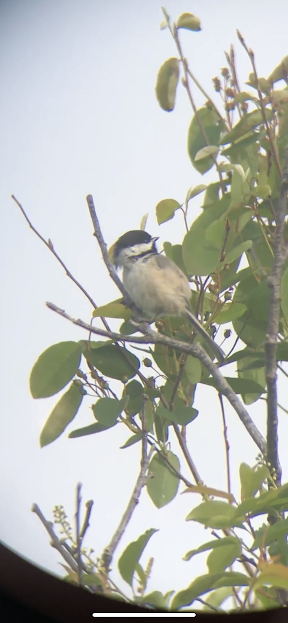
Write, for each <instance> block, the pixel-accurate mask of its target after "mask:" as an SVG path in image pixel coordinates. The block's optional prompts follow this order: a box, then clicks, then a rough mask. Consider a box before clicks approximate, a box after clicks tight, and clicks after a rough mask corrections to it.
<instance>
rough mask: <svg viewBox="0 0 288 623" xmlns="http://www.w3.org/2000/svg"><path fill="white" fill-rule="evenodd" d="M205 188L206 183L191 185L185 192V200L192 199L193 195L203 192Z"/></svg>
mask: <svg viewBox="0 0 288 623" xmlns="http://www.w3.org/2000/svg"><path fill="white" fill-rule="evenodd" d="M206 189H207V186H206V184H198V185H197V186H192V187H191V188H189V190H188V192H187V196H186V201H190V199H193V197H196V196H197V195H200V193H203V191H204V190H206Z"/></svg>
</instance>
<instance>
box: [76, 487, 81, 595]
mask: <svg viewBox="0 0 288 623" xmlns="http://www.w3.org/2000/svg"><path fill="white" fill-rule="evenodd" d="M81 488H82V484H81V482H78V484H77V487H76V513H75V520H76V547H77V550H76V557H77V566H78V569H77V575H78V584H79V586H81V584H82V567H81V564H82V561H81V545H82V538H81V537H80V506H81V500H82V498H81Z"/></svg>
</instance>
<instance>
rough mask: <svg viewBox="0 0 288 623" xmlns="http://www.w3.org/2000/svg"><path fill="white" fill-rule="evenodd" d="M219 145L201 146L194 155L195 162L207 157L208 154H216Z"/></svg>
mask: <svg viewBox="0 0 288 623" xmlns="http://www.w3.org/2000/svg"><path fill="white" fill-rule="evenodd" d="M218 152H219V147H217V146H216V145H206V147H202V149H199V151H197V154H196V155H195V162H199V160H204V159H205V158H209V157H210V156H215V157H217V156H218Z"/></svg>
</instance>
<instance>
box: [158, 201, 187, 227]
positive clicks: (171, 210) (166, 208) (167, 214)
mask: <svg viewBox="0 0 288 623" xmlns="http://www.w3.org/2000/svg"><path fill="white" fill-rule="evenodd" d="M179 208H181V205H180V203H179V202H178V201H176V200H175V199H162V201H159V203H157V206H156V218H157V223H158V225H161V223H166V222H167V221H170V220H171V219H172V218H173V216H174V214H175V212H176V210H179Z"/></svg>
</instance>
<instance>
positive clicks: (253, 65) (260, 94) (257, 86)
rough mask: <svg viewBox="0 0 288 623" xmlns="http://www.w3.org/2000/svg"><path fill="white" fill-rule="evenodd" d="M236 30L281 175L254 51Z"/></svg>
mask: <svg viewBox="0 0 288 623" xmlns="http://www.w3.org/2000/svg"><path fill="white" fill-rule="evenodd" d="M236 32H237V36H238V39H239V41H240V43H241V45H243V48H244V50H246V52H247V54H248V56H249V58H250V61H251V65H252V69H253V72H254V76H255V84H256V88H257V93H258V97H259V102H260V108H261V112H262V117H263V122H264V125H265V128H266V132H267V136H268V139H269V143H270V146H271V152H272V155H273V158H274V162H275V165H276V169H277V171H278V173H279V176H280V177H282V171H281V167H280V162H279V158H278V154H277V150H276V146H275V143H274V139H273V136H272V134H271V129H270V126H269V123H268V120H267V115H266V110H265V105H264V101H263V96H262V92H261V89H260V85H259V79H258V74H257V69H256V65H255V56H254V52H253V50H251V48H250V49H249V48H248V46H247V45H246V43H245V40H244V38H243V37H242V35H241V33H240V32H239V30H236Z"/></svg>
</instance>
